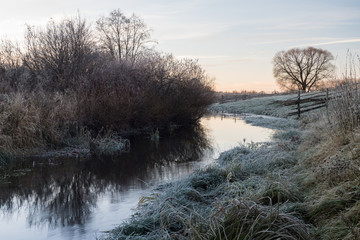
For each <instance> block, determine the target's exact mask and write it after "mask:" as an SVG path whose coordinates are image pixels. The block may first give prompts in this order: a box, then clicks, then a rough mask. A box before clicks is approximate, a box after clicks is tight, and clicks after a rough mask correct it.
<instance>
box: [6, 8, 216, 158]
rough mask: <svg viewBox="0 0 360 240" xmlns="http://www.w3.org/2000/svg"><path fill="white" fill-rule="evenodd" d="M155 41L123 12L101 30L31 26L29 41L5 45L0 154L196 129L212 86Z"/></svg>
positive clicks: (63, 24)
mask: <svg viewBox="0 0 360 240" xmlns="http://www.w3.org/2000/svg"><path fill="white" fill-rule="evenodd" d="M154 42H155V41H154V40H153V39H152V38H151V31H150V29H149V28H147V27H146V25H145V23H144V22H143V21H142V20H141V19H140V18H139V17H137V16H135V15H132V16H130V17H128V16H126V15H124V14H123V13H122V12H120V11H119V10H116V11H113V12H111V13H110V14H109V15H108V16H105V17H101V18H99V19H98V21H97V22H96V24H89V23H88V22H87V21H86V20H85V19H83V18H81V17H80V16H77V17H75V18H70V19H63V20H61V21H58V22H55V21H54V20H51V21H49V22H48V24H47V25H46V26H45V27H34V26H27V30H26V36H25V39H24V41H23V42H20V43H17V42H13V41H10V40H6V39H3V40H1V41H0V152H4V153H19V152H20V153H23V151H24V149H31V148H35V147H40V148H44V147H45V148H46V147H63V146H68V145H69V143H70V142H71V143H76V141H74V139H77V140H79V142H82V140H84V139H87V138H88V137H91V138H94V137H97V136H99V133H101V131H102V130H103V129H105V130H106V131H104V132H108V131H112V132H115V133H117V134H126V133H129V132H131V133H135V132H137V133H139V132H142V133H144V132H145V133H146V134H149V133H150V132H151V131H153V130H154V129H159V130H160V132H161V134H164V132H166V131H167V130H168V129H169V128H170V127H171V126H180V125H191V124H193V123H195V122H197V121H198V119H199V118H200V117H201V116H202V114H203V113H204V112H205V110H206V108H207V106H208V105H209V104H211V103H212V102H213V99H214V98H213V97H214V94H213V90H212V81H211V80H210V79H209V77H208V76H207V75H206V74H205V72H204V70H203V69H202V68H201V66H200V65H199V64H198V63H197V61H195V60H191V59H183V60H178V59H176V58H175V57H173V56H172V55H171V54H162V53H160V52H158V51H156V50H155V49H154ZM1 162H3V161H1Z"/></svg>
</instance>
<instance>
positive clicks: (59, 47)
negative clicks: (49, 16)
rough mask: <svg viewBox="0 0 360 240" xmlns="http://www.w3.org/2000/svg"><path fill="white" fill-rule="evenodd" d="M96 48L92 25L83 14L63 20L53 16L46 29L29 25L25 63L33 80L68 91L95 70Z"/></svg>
mask: <svg viewBox="0 0 360 240" xmlns="http://www.w3.org/2000/svg"><path fill="white" fill-rule="evenodd" d="M93 51H94V42H93V40H92V35H91V31H90V27H89V25H88V24H87V23H86V21H85V20H84V19H82V18H80V16H78V17H77V18H74V19H65V20H62V21H61V22H59V23H57V22H55V21H53V20H51V21H49V22H48V24H47V26H46V28H45V29H42V28H35V27H31V26H27V31H26V36H25V54H24V66H26V67H27V68H28V69H29V70H30V71H31V73H32V75H33V79H32V82H34V83H33V84H38V82H39V81H40V84H42V85H43V86H44V87H45V88H47V89H50V90H55V91H56V90H61V91H64V90H66V89H68V88H71V87H73V86H74V85H75V83H76V80H77V78H79V77H80V76H82V75H86V74H88V73H89V72H91V69H92V65H93V64H94V62H93V61H94V55H93Z"/></svg>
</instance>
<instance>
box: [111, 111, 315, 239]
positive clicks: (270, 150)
mask: <svg viewBox="0 0 360 240" xmlns="http://www.w3.org/2000/svg"><path fill="white" fill-rule="evenodd" d="M246 119H247V120H248V121H252V122H253V124H255V125H262V126H267V127H270V128H275V129H278V130H279V131H278V132H277V134H275V136H274V140H273V141H272V142H268V143H264V144H253V143H252V144H246V145H241V146H238V147H236V148H234V149H232V150H230V151H227V152H224V153H222V154H221V156H220V157H219V159H218V162H217V163H216V164H214V165H212V166H208V167H207V168H205V169H202V170H198V171H196V172H195V173H193V174H192V175H190V176H189V177H188V178H186V179H183V180H180V181H176V182H171V183H167V184H164V185H160V186H158V187H157V188H156V189H155V190H154V193H153V195H151V196H148V197H144V198H143V199H141V200H140V201H139V206H138V210H137V212H136V213H135V214H134V216H133V217H132V218H131V219H130V220H129V221H128V222H126V223H124V224H122V225H121V226H119V227H118V228H116V229H114V230H113V231H111V233H110V234H109V235H108V236H106V237H107V239H311V237H310V234H309V227H308V225H307V224H305V223H304V221H303V220H302V219H301V212H302V211H303V206H302V203H301V201H302V199H303V198H304V196H302V194H301V192H300V191H298V187H297V186H296V184H295V181H294V179H293V176H294V172H295V167H296V165H297V158H296V149H297V146H298V145H299V142H300V141H301V136H300V135H301V134H300V131H299V130H298V122H297V121H295V120H289V119H283V118H274V117H255V116H248V117H246Z"/></svg>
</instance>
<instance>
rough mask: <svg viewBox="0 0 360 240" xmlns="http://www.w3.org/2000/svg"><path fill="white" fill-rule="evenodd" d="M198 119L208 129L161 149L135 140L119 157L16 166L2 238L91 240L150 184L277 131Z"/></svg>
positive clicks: (0, 194)
mask: <svg viewBox="0 0 360 240" xmlns="http://www.w3.org/2000/svg"><path fill="white" fill-rule="evenodd" d="M201 122H202V125H203V126H205V127H206V130H204V128H202V127H201V126H197V127H196V128H195V129H191V130H186V131H185V130H184V131H181V133H178V134H177V135H176V136H172V137H169V138H161V139H160V141H159V143H158V144H156V143H154V142H151V141H150V140H149V139H144V138H134V139H131V151H130V152H129V153H124V154H122V155H121V156H118V157H116V158H107V159H105V158H103V159H33V160H31V161H23V162H20V163H18V164H17V165H16V166H13V169H19V170H18V171H16V174H15V175H17V176H15V175H14V174H13V175H12V177H8V178H7V179H5V180H6V181H7V182H8V183H2V184H0V239H12V240H16V239H52V240H55V239H56V240H59V239H94V238H95V237H96V236H95V235H94V233H95V232H96V233H98V234H100V231H104V230H109V229H111V228H113V227H115V226H116V224H119V223H121V222H122V220H124V219H126V218H128V217H129V216H130V214H131V213H132V212H131V208H134V207H135V206H136V203H137V202H138V200H139V198H140V197H141V196H142V195H148V194H149V192H150V190H149V189H151V187H152V186H154V185H156V184H159V183H162V182H166V181H170V180H174V179H176V178H179V177H183V176H186V175H188V174H190V173H191V172H193V171H194V169H196V168H199V167H201V166H204V165H205V164H207V163H209V162H211V161H212V160H213V158H214V157H215V158H216V157H217V156H218V154H219V152H221V151H224V150H227V149H229V148H231V147H234V146H236V145H237V144H238V142H241V141H242V140H243V139H244V138H246V140H247V142H250V141H255V142H256V141H267V140H269V136H270V135H271V133H272V131H271V130H268V129H264V128H260V127H254V126H251V125H248V124H246V123H245V122H244V121H243V120H241V119H236V118H234V117H229V116H227V117H225V118H220V117H213V116H211V117H204V118H203V119H202V120H201ZM209 139H210V140H209ZM30 169H31V172H29V171H28V170H30ZM24 172H25V174H24Z"/></svg>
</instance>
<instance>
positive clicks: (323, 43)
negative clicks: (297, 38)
mask: <svg viewBox="0 0 360 240" xmlns="http://www.w3.org/2000/svg"><path fill="white" fill-rule="evenodd" d="M357 42H360V38H353V39H342V40H336V41H330V42H322V43H312V44H302V45H298V47H304V46H323V45H334V44H341V43H357Z"/></svg>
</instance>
